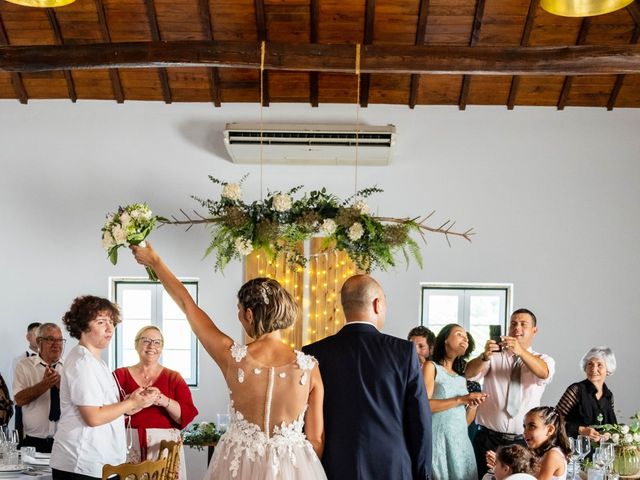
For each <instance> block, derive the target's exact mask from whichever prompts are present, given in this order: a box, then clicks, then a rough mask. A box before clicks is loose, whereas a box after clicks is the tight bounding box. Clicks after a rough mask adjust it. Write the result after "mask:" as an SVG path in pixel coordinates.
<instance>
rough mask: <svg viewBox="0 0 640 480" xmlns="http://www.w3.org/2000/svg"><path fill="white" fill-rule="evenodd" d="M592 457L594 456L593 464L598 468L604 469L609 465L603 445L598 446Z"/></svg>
mask: <svg viewBox="0 0 640 480" xmlns="http://www.w3.org/2000/svg"><path fill="white" fill-rule="evenodd" d="M592 458H593V465H594V466H595V467H596V468H597V469H598V470H603V469H604V467H605V466H606V465H607V462H606V458H605V455H603V454H602V447H596V449H595V450H594V452H593V457H592Z"/></svg>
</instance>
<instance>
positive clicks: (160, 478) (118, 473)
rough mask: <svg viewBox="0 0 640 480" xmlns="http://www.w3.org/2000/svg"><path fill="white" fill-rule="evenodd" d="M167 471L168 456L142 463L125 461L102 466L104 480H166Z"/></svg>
mask: <svg viewBox="0 0 640 480" xmlns="http://www.w3.org/2000/svg"><path fill="white" fill-rule="evenodd" d="M166 471H167V457H164V458H161V459H160V460H145V461H144V462H141V463H123V464H121V465H109V464H107V465H105V466H103V467H102V480H107V479H108V478H110V479H111V480H114V479H115V478H118V479H120V480H125V479H129V480H133V479H135V480H164V479H165V475H166Z"/></svg>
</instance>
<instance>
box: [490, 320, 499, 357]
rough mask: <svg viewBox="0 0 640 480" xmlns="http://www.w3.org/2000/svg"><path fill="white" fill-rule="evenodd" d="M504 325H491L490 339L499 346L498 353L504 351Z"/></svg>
mask: <svg viewBox="0 0 640 480" xmlns="http://www.w3.org/2000/svg"><path fill="white" fill-rule="evenodd" d="M501 337H502V325H489V338H490V339H491V340H493V341H494V342H496V343H497V344H498V350H497V351H498V352H501V351H502V346H501V345H500V342H501V341H502V338H501Z"/></svg>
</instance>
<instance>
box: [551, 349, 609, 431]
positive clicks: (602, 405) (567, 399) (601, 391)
mask: <svg viewBox="0 0 640 480" xmlns="http://www.w3.org/2000/svg"><path fill="white" fill-rule="evenodd" d="M580 368H581V369H582V371H583V372H584V373H585V374H586V375H587V378H586V379H585V380H583V381H581V382H577V383H574V384H572V385H569V387H568V388H567V390H566V391H565V392H564V395H562V398H560V401H559V402H558V405H556V409H557V410H558V411H559V412H560V413H561V414H562V415H563V416H564V417H565V422H566V423H565V427H566V429H567V435H568V436H570V437H576V436H578V435H586V436H588V437H590V438H591V439H592V440H595V441H598V440H600V433H599V432H598V431H597V430H596V429H595V428H594V425H600V424H605V423H618V420H617V419H616V414H615V412H614V403H613V393H611V390H609V388H608V387H607V385H606V384H605V382H604V381H605V379H606V378H607V376H608V375H612V374H613V372H615V371H616V357H615V355H614V354H613V350H611V349H610V348H609V347H593V348H591V349H590V350H589V351H588V352H587V353H585V354H584V355H583V357H582V359H581V360H580Z"/></svg>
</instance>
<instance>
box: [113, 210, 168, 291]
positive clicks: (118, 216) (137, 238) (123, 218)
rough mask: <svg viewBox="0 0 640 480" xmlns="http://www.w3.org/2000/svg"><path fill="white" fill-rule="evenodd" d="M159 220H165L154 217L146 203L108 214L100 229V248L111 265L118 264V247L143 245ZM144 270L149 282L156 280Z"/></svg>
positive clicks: (149, 271)
mask: <svg viewBox="0 0 640 480" xmlns="http://www.w3.org/2000/svg"><path fill="white" fill-rule="evenodd" d="M159 220H161V221H162V220H166V219H163V218H161V217H156V216H154V215H153V214H152V212H151V209H150V208H149V206H148V205H147V204H146V203H133V204H131V205H126V206H124V207H119V208H118V210H117V211H116V212H115V213H109V214H108V215H107V221H106V222H105V224H104V226H103V227H102V247H103V248H104V249H105V250H106V251H107V255H108V256H109V260H111V263H113V264H114V265H115V264H116V263H118V249H119V248H120V247H128V246H129V245H140V244H144V240H145V239H146V238H147V236H148V235H149V234H150V233H151V231H152V230H153V229H154V227H155V226H156V224H157V222H158V221H159ZM146 270H147V274H148V275H149V280H153V281H156V280H158V277H157V276H156V274H155V272H154V271H153V270H152V269H151V268H149V267H146Z"/></svg>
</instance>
